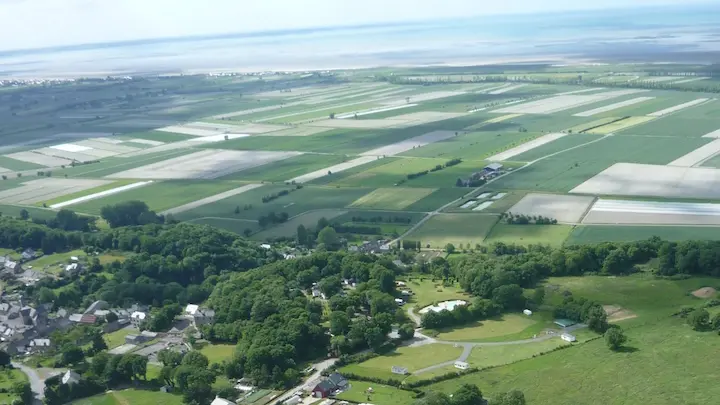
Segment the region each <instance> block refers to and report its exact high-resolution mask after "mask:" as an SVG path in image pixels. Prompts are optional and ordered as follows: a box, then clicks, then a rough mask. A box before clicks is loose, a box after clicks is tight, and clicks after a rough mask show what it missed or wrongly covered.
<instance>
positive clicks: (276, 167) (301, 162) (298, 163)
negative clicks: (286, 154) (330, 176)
mask: <svg viewBox="0 0 720 405" xmlns="http://www.w3.org/2000/svg"><path fill="white" fill-rule="evenodd" d="M346 160H348V159H347V158H346V157H345V156H341V155H315V154H307V155H300V156H295V157H291V158H289V159H283V160H279V161H276V162H271V163H268V164H265V165H262V166H258V167H253V168H250V169H247V170H242V171H239V172H236V173H232V174H229V175H227V176H223V177H221V178H220V179H222V180H247V181H259V180H263V181H270V182H284V181H286V180H288V179H292V178H295V177H298V176H302V175H303V174H306V173H310V172H313V171H315V170H319V169H322V168H324V167H329V166H332V165H335V164H338V163H342V162H344V161H346Z"/></svg>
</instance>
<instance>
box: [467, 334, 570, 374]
mask: <svg viewBox="0 0 720 405" xmlns="http://www.w3.org/2000/svg"><path fill="white" fill-rule="evenodd" d="M567 344H568V342H566V341H564V340H562V339H560V336H556V337H553V338H551V339H548V340H543V341H540V342H533V343H527V344H522V345H506V346H477V347H474V348H473V350H472V352H471V353H470V357H469V358H468V360H467V362H468V363H470V367H477V368H484V367H492V366H499V365H503V364H510V363H514V362H516V361H520V360H524V359H529V358H531V357H533V356H537V355H539V354H541V353H544V352H547V351H550V350H552V349H555V348H558V347H560V346H565V345H567Z"/></svg>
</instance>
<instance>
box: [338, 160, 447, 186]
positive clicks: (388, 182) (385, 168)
mask: <svg viewBox="0 0 720 405" xmlns="http://www.w3.org/2000/svg"><path fill="white" fill-rule="evenodd" d="M381 161H382V162H385V164H383V165H379V166H372V167H370V168H368V169H367V170H365V171H362V172H359V173H356V174H353V175H351V176H347V177H344V178H342V179H339V180H337V181H333V182H332V183H330V185H332V186H340V187H391V186H395V185H397V184H398V183H400V182H401V181H405V183H403V184H402V186H403V187H406V186H411V187H416V183H417V180H419V179H413V180H408V179H407V175H408V174H411V173H418V172H421V171H424V170H430V169H432V168H434V167H435V166H436V165H442V164H444V163H445V160H442V159H393V160H391V161H387V160H386V159H382V160H381ZM426 176H429V175H426ZM450 186H452V185H450Z"/></svg>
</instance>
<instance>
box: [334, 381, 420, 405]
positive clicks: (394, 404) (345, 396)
mask: <svg viewBox="0 0 720 405" xmlns="http://www.w3.org/2000/svg"><path fill="white" fill-rule="evenodd" d="M349 383H350V389H348V390H347V391H344V392H343V393H341V394H340V395H338V396H337V399H339V400H343V401H350V402H355V403H371V404H378V405H410V404H412V403H413V402H414V401H415V400H414V399H413V397H412V396H413V393H412V392H411V391H403V390H400V389H397V388H395V387H391V386H388V385H382V384H376V383H369V382H365V381H355V380H350V381H349ZM368 388H372V389H373V393H372V394H368V393H367V392H366V391H367V389H368Z"/></svg>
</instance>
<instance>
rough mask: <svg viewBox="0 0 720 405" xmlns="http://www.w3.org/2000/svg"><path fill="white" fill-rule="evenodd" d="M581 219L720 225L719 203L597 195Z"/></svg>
mask: <svg viewBox="0 0 720 405" xmlns="http://www.w3.org/2000/svg"><path fill="white" fill-rule="evenodd" d="M583 223H584V224H627V225H632V224H637V225H720V204H710V203H682V202H665V201H632V200H608V199H600V200H598V201H597V202H596V203H595V204H594V205H593V206H592V208H591V209H590V211H589V212H588V215H587V216H586V217H585V219H584V220H583Z"/></svg>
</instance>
